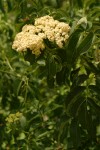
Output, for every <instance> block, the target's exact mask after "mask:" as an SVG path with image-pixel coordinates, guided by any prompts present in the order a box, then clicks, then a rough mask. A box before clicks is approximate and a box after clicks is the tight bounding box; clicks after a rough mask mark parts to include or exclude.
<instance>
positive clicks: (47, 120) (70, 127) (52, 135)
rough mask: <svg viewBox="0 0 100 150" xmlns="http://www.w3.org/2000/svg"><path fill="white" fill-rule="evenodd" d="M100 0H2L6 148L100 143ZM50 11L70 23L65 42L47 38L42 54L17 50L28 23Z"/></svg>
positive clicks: (1, 122)
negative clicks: (59, 44)
mask: <svg viewBox="0 0 100 150" xmlns="http://www.w3.org/2000/svg"><path fill="white" fill-rule="evenodd" d="M98 5H99V1H98V0H84V1H83V0H76V2H75V1H74V0H69V1H67V0H62V1H61V0H51V1H49V0H34V1H33V0H22V1H20V0H17V1H15V0H5V1H4V0H1V1H0V135H1V136H0V149H1V150H3V149H6V150H7V149H10V150H15V149H16V150H17V149H22V150H25V149H27V150H28V149H29V150H42V149H45V150H60V149H61V150H70V149H72V150H80V149H82V150H87V149H88V150H98V149H99V146H100V57H99V56H100V49H99V42H100V41H99V38H100V34H99V33H100V32H99V21H100V17H99V6H98ZM44 15H51V16H53V17H54V18H55V19H58V20H60V21H63V22H67V23H69V24H70V26H71V31H70V37H69V39H68V41H67V42H66V43H65V44H64V47H63V48H58V47H57V45H55V44H53V43H49V42H48V41H44V42H45V45H46V49H45V50H44V52H43V53H42V54H41V55H40V56H39V57H35V56H34V55H33V54H31V51H27V53H26V52H25V53H17V52H16V51H14V50H12V48H11V46H12V42H13V40H14V37H15V35H16V33H17V32H20V30H21V28H22V26H23V25H25V24H30V23H31V24H33V23H34V20H35V18H36V17H40V16H44ZM19 114H21V115H19Z"/></svg>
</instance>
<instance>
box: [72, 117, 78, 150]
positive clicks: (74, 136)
mask: <svg viewBox="0 0 100 150" xmlns="http://www.w3.org/2000/svg"><path fill="white" fill-rule="evenodd" d="M70 138H71V140H72V143H73V145H74V148H75V149H76V148H78V147H79V146H80V144H81V135H80V128H79V123H78V121H77V118H74V119H72V121H71V125H70Z"/></svg>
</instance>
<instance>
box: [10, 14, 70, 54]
mask: <svg viewBox="0 0 100 150" xmlns="http://www.w3.org/2000/svg"><path fill="white" fill-rule="evenodd" d="M69 30H70V26H69V25H68V24H66V23H64V22H59V21H57V20H54V19H53V17H51V16H48V15H47V16H44V17H40V18H37V19H36V20H35V23H34V25H25V26H24V27H23V28H22V32H20V33H18V34H17V35H16V37H15V40H14V43H13V45H12V48H13V49H16V50H17V51H26V50H27V49H30V50H32V53H33V54H35V55H39V54H41V50H43V49H44V48H45V45H44V42H43V40H44V39H48V40H49V41H51V42H55V43H56V44H57V45H58V47H60V48H62V47H63V43H64V42H65V41H66V40H67V39H68V37H69V36H68V33H69Z"/></svg>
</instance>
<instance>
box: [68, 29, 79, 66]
mask: <svg viewBox="0 0 100 150" xmlns="http://www.w3.org/2000/svg"><path fill="white" fill-rule="evenodd" d="M81 32H82V29H80V28H79V29H77V30H76V31H75V32H73V33H72V35H71V36H70V38H69V41H68V45H67V47H66V55H67V58H66V61H67V63H68V64H69V65H72V64H73V63H75V59H76V52H77V51H76V46H77V43H78V40H79V36H80V33H81Z"/></svg>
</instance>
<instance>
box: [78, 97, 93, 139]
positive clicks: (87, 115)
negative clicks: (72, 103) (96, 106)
mask: <svg viewBox="0 0 100 150" xmlns="http://www.w3.org/2000/svg"><path fill="white" fill-rule="evenodd" d="M78 118H79V122H80V124H81V126H82V128H83V129H86V131H87V135H88V137H89V138H90V139H93V138H95V136H96V134H95V126H94V125H93V117H92V111H91V107H90V105H89V103H88V99H87V100H85V101H84V103H83V104H82V105H81V107H80V111H79V117H78Z"/></svg>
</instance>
